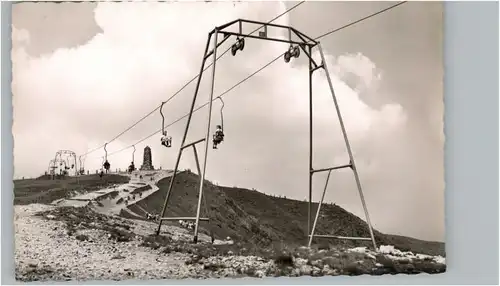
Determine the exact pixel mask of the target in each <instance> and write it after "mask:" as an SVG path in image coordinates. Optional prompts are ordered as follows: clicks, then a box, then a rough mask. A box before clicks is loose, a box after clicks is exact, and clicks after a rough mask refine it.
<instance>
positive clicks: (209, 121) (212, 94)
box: [193, 28, 218, 243]
mask: <svg viewBox="0 0 500 286" xmlns="http://www.w3.org/2000/svg"><path fill="white" fill-rule="evenodd" d="M217 35H218V33H217V28H216V29H215V30H214V49H213V55H212V57H213V59H214V62H213V64H212V83H211V87H210V97H209V101H208V102H209V103H208V122H207V134H206V137H205V154H204V159H203V170H202V173H201V174H200V190H199V194H198V208H197V209H196V224H195V226H194V238H193V241H194V243H197V242H198V229H199V222H200V207H201V199H202V197H203V185H204V182H205V174H206V170H207V158H208V144H209V140H210V124H211V119H212V105H213V98H214V85H215V64H216V61H217Z"/></svg>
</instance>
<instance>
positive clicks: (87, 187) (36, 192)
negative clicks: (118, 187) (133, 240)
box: [14, 174, 129, 205]
mask: <svg viewBox="0 0 500 286" xmlns="http://www.w3.org/2000/svg"><path fill="white" fill-rule="evenodd" d="M79 181H80V182H79V183H77V181H76V178H74V177H70V178H66V179H57V180H50V179H47V178H39V179H28V180H14V205H26V204H32V203H40V204H49V203H51V202H53V201H54V200H57V199H61V198H67V197H68V196H70V195H71V193H72V192H71V191H78V192H80V193H84V192H91V191H94V190H98V189H101V188H106V187H108V186H111V185H113V184H125V183H127V182H128V181H129V178H128V177H125V176H120V175H114V174H110V175H105V176H104V177H103V178H101V177H99V175H86V176H81V177H79Z"/></svg>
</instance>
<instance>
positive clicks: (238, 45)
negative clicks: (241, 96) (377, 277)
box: [157, 19, 377, 249]
mask: <svg viewBox="0 0 500 286" xmlns="http://www.w3.org/2000/svg"><path fill="white" fill-rule="evenodd" d="M236 25H237V31H236V32H235V31H234V29H233V30H232V31H230V30H229V28H232V27H234V26H236ZM244 25H260V26H261V28H260V29H261V30H260V31H259V35H258V36H253V35H247V34H243V32H242V30H243V26H244ZM269 28H275V29H281V30H286V31H288V38H287V39H283V38H278V37H270V36H268V33H267V31H268V29H269ZM219 35H222V37H223V38H222V40H220V41H219ZM231 36H236V42H235V43H234V44H233V46H232V50H231V52H232V54H233V55H235V54H236V53H237V52H238V50H243V47H244V39H245V38H252V39H259V40H265V41H276V42H283V43H288V44H289V45H290V48H289V50H288V51H287V52H285V54H284V58H285V61H286V62H289V61H290V60H291V58H297V57H299V54H300V50H302V51H303V52H304V54H305V55H306V56H307V57H308V59H309V172H308V173H309V202H308V213H307V234H308V246H311V243H312V240H313V238H314V237H323V238H325V237H326V238H336V239H353V240H368V241H370V240H371V241H372V243H373V247H374V248H375V249H377V245H376V242H375V237H374V235H373V229H372V225H371V222H370V217H369V214H368V209H367V207H366V203H365V199H364V196H363V190H362V187H361V182H360V179H359V175H358V171H357V169H356V164H355V161H354V157H353V154H352V151H351V146H350V144H349V140H348V137H347V132H346V130H345V126H344V121H343V119H342V115H341V113H340V108H339V105H338V102H337V97H336V95H335V91H334V88H333V84H332V80H331V78H330V73H329V71H328V67H327V64H326V60H325V56H324V54H323V50H322V48H321V44H320V43H319V42H318V41H316V40H314V39H312V38H310V37H308V36H307V35H305V34H303V33H301V32H299V31H297V30H296V29H294V28H292V27H288V26H283V25H277V24H271V23H263V22H258V21H250V20H243V19H238V20H234V21H231V22H229V23H227V24H225V25H222V26H219V27H215V29H214V30H212V31H211V32H210V33H209V34H208V39H207V43H206V47H205V52H204V54H203V58H202V64H201V67H200V73H199V76H198V81H197V83H196V88H195V92H194V96H193V99H192V102H191V107H190V111H189V115H188V118H187V123H186V128H185V130H184V135H183V137H182V142H181V147H180V148H179V153H178V155H177V160H176V162H175V167H174V173H173V175H172V177H171V179H170V184H169V187H168V191H167V196H166V198H165V202H164V205H163V210H162V213H161V219H160V220H159V223H158V229H157V235H159V234H160V231H161V226H162V222H163V221H164V220H172V219H180V218H172V217H168V218H167V217H165V213H166V210H167V206H168V202H169V199H170V195H171V193H172V191H173V186H174V181H175V178H176V175H177V171H178V168H179V163H180V160H181V157H182V154H183V151H184V150H185V149H187V148H188V147H193V151H194V154H195V159H196V166H197V169H198V173H199V176H200V183H199V188H198V204H197V208H196V217H190V218H183V219H190V220H194V221H195V229H194V237H193V240H194V242H195V243H196V242H197V241H198V231H199V223H200V221H209V218H200V211H201V204H202V198H203V187H204V181H205V174H206V169H207V158H208V146H209V140H210V126H211V119H212V103H213V99H214V84H215V66H216V58H217V49H218V48H219V46H220V45H222V43H224V42H225V41H227V40H228V39H229V38H230V37H231ZM210 41H213V48H212V49H211V50H209V48H210ZM313 48H317V49H318V51H319V54H320V55H321V63H317V62H316V61H314V59H313V58H312V49H313ZM209 57H213V64H212V78H211V89H210V95H209V101H208V102H209V104H208V116H207V119H206V120H207V127H206V134H205V137H204V138H200V139H198V140H195V141H194V142H191V143H186V138H187V134H188V131H189V127H190V124H191V118H192V114H193V111H194V107H195V104H196V99H197V97H198V91H199V87H200V82H201V78H202V75H203V70H204V67H205V63H206V61H207V59H208V58H209ZM318 69H323V70H324V71H325V74H326V78H327V81H328V85H329V88H330V92H331V95H332V99H333V103H334V106H335V110H336V113H337V117H338V120H339V124H340V128H341V131H342V134H343V137H344V142H345V145H346V148H347V152H348V155H349V162H348V163H347V164H344V165H339V166H332V167H327V168H321V169H313V160H312V154H313V147H312V146H313V101H312V98H313V92H312V76H313V73H314V72H315V71H316V70H318ZM202 142H203V143H204V150H205V153H204V155H203V165H202V166H201V167H200V164H199V160H198V154H197V150H196V145H197V144H198V143H202ZM344 168H349V169H351V170H352V171H353V173H354V178H355V181H356V186H357V189H358V192H359V196H360V199H361V203H362V205H363V209H364V213H365V218H366V222H367V224H368V229H369V232H370V237H344V236H336V235H320V234H315V228H316V224H317V221H318V217H319V213H320V210H321V205H322V203H323V200H324V196H325V193H326V190H327V186H328V181H329V178H330V174H331V172H332V171H334V170H340V169H344ZM320 172H328V177H327V180H326V184H325V188H324V190H323V193H322V197H321V201H320V203H319V204H318V208H317V210H316V215H315V219H314V222H313V223H312V178H313V175H314V174H315V173H320ZM204 203H205V207H206V202H204ZM206 215H207V216H208V213H207V214H206ZM311 223H312V225H311Z"/></svg>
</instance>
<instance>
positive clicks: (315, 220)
mask: <svg viewBox="0 0 500 286" xmlns="http://www.w3.org/2000/svg"><path fill="white" fill-rule="evenodd" d="M331 173H332V171H331V170H330V171H328V176H327V177H326V182H325V188H324V189H323V194H322V195H321V200H320V201H319V205H318V210H316V217H315V218H314V223H313V227H312V230H311V235H309V243H308V244H307V247H311V243H312V240H313V237H314V231H315V230H316V224H317V223H318V218H319V212H320V210H321V205H322V204H323V200H324V199H325V194H326V189H327V188H328V181H330V174H331Z"/></svg>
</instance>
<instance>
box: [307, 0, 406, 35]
mask: <svg viewBox="0 0 500 286" xmlns="http://www.w3.org/2000/svg"><path fill="white" fill-rule="evenodd" d="M406 2H408V1H401V2H399V3H397V4H394V5H392V6H389V7H387V8H385V9H382V10H380V11H378V12H375V13H373V14H370V15H368V16H366V17H363V18H361V19H358V20H356V21H354V22H351V23H349V24H347V25H344V26H342V27H339V28H337V29H335V30H331V31H329V32H326V33H324V34H322V35H320V36H318V37H316V38H314V40H318V39H321V38H323V37H326V36H328V35H330V34H333V33H335V32H338V31H340V30H343V29H345V28H347V27H350V26H353V25H356V24H357V23H359V22H363V21H364V20H368V19H370V18H371V17H374V16H377V15H379V14H382V13H384V12H386V11H389V10H391V9H393V8H396V7H398V6H399V5H402V4H405V3H406Z"/></svg>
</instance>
